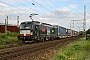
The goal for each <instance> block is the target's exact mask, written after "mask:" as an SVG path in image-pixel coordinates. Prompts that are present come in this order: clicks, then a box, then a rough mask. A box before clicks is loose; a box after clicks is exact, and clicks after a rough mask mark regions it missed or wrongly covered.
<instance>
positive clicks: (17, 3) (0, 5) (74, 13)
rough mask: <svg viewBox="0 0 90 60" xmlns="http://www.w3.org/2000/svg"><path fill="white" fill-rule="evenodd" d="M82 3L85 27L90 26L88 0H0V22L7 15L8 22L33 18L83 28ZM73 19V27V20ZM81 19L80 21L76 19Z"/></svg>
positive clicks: (89, 3)
mask: <svg viewBox="0 0 90 60" xmlns="http://www.w3.org/2000/svg"><path fill="white" fill-rule="evenodd" d="M84 5H85V6H86V29H89V28H90V0H2V1H1V0H0V23H4V20H5V19H6V17H7V16H8V17H9V19H8V23H9V24H15V25H16V24H17V16H19V20H20V23H21V22H23V21H31V19H30V18H29V16H30V14H32V13H37V14H38V15H35V16H33V17H32V18H33V20H35V21H40V22H44V23H49V24H52V25H60V26H63V27H66V28H70V24H71V26H72V29H75V30H77V31H79V30H83V19H84ZM72 20H74V28H73V24H72V23H73V21H72ZM76 20H81V21H76Z"/></svg>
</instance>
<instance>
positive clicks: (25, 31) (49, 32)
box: [18, 21, 55, 41]
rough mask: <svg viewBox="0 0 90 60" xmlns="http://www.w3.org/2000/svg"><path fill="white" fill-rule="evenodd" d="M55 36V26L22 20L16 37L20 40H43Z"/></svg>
mask: <svg viewBox="0 0 90 60" xmlns="http://www.w3.org/2000/svg"><path fill="white" fill-rule="evenodd" d="M54 38H55V28H54V27H53V26H52V25H50V24H47V23H41V22H38V21H30V22H22V23H21V24H20V27H19V36H18V39H19V40H22V41H45V40H52V39H54Z"/></svg>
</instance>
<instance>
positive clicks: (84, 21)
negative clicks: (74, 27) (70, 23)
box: [83, 5, 86, 37]
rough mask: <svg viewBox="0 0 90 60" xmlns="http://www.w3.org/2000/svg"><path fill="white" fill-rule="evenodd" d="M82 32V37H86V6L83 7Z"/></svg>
mask: <svg viewBox="0 0 90 60" xmlns="http://www.w3.org/2000/svg"><path fill="white" fill-rule="evenodd" d="M83 31H84V36H85V37H86V6H85V5H84V19H83Z"/></svg>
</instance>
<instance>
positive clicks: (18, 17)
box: [17, 16, 19, 27]
mask: <svg viewBox="0 0 90 60" xmlns="http://www.w3.org/2000/svg"><path fill="white" fill-rule="evenodd" d="M17 27H19V16H17Z"/></svg>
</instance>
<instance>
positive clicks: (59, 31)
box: [54, 25, 67, 38]
mask: <svg viewBox="0 0 90 60" xmlns="http://www.w3.org/2000/svg"><path fill="white" fill-rule="evenodd" d="M54 27H55V29H56V37H57V38H66V37H67V35H66V28H65V27H61V26H59V25H54Z"/></svg>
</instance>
